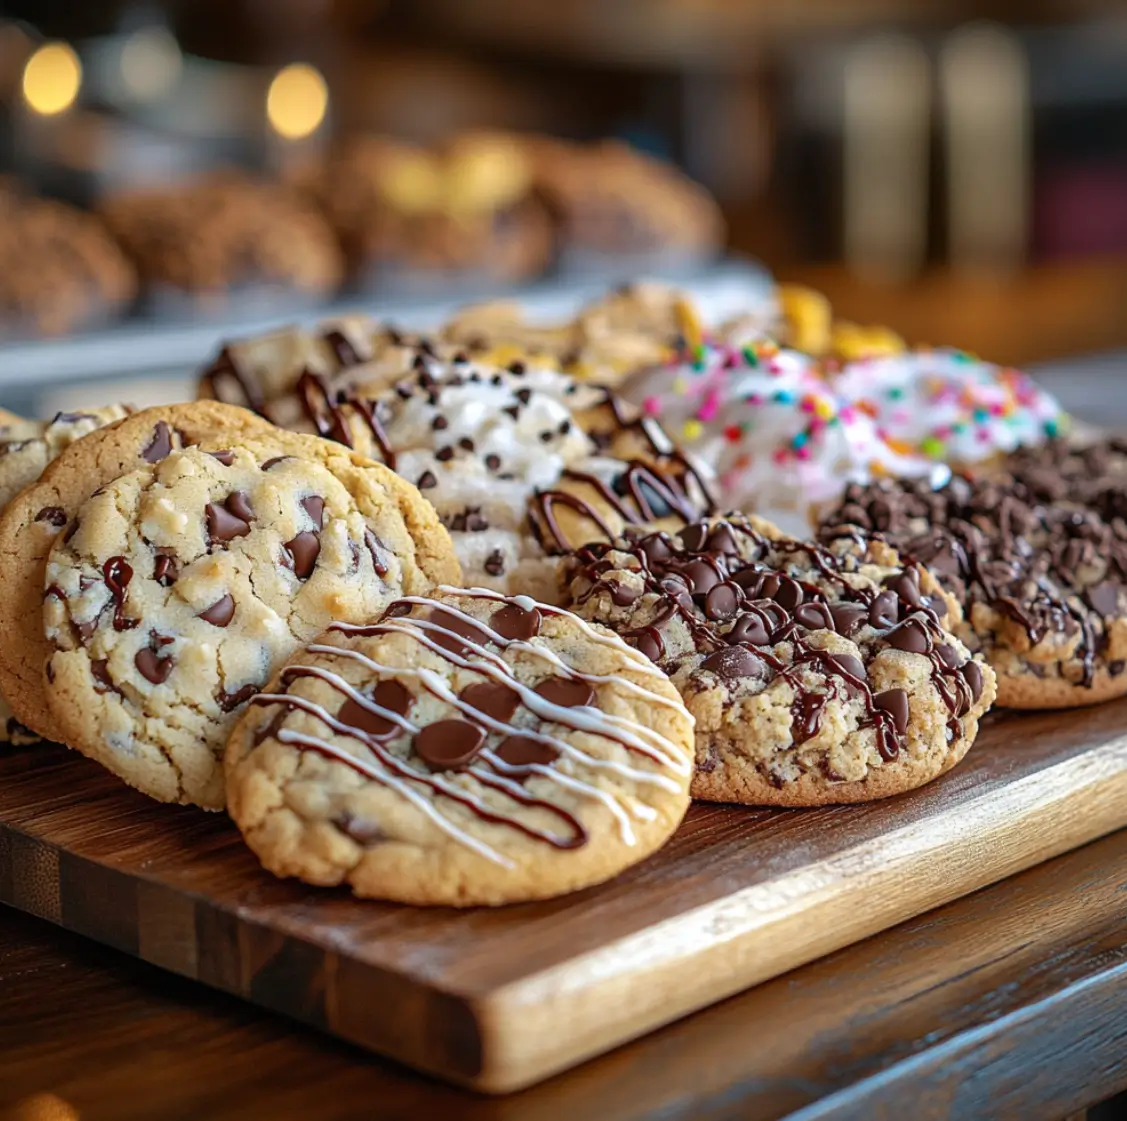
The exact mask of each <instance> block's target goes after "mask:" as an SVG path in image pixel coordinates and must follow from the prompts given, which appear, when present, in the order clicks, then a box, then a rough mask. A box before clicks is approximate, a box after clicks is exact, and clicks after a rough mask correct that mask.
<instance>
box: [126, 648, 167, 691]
mask: <svg viewBox="0 0 1127 1121" xmlns="http://www.w3.org/2000/svg"><path fill="white" fill-rule="evenodd" d="M133 664H134V665H135V666H136V667H137V669H138V670H139V671H140V673H141V676H142V677H143V678H145V680H146V681H149V682H151V683H152V684H153V685H160V684H162V683H163V682H164V681H165V680H166V679H167V678H168V675H169V674H170V673H171V672H172V658H171V657H164V658H162V657H161V656H160V655H159V654H158V653H157V652H156V651H155V650H153V649H152V648H151V647H148V646H145V647H143V648H142V649H140V650H138V651H137V654H136V657H134V659H133Z"/></svg>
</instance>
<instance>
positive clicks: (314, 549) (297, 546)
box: [285, 529, 321, 580]
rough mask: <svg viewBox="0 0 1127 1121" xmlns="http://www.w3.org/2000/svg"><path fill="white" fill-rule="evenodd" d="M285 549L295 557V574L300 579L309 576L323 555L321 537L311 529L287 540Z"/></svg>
mask: <svg viewBox="0 0 1127 1121" xmlns="http://www.w3.org/2000/svg"><path fill="white" fill-rule="evenodd" d="M285 550H286V552H287V553H289V555H290V557H291V558H292V559H293V571H294V575H295V576H296V577H297V578H298V579H299V580H306V579H308V578H309V576H310V574H311V573H312V572H313V569H314V568H315V567H316V564H317V558H318V557H319V556H320V555H321V539H320V538H319V537H318V536H317V534H315V533H313V532H312V531H310V530H308V529H307V530H304V531H302V532H301V533H299V534H298V535H297V536H296V537H294V538H292V539H291V540H289V541H287V542H286V544H285Z"/></svg>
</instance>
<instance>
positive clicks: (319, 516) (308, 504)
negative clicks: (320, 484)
mask: <svg viewBox="0 0 1127 1121" xmlns="http://www.w3.org/2000/svg"><path fill="white" fill-rule="evenodd" d="M301 505H302V508H303V509H304V510H305V512H306V513H307V514H308V515H309V516H310V518H312V519H313V524H314V525H315V526H316V527H317V528H318V529H321V528H322V527H323V526H324V524H325V500H324V499H323V498H322V497H321V496H320V495H319V494H311V495H309V496H308V497H307V498H303V499H302V500H301Z"/></svg>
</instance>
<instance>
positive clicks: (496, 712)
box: [459, 681, 520, 724]
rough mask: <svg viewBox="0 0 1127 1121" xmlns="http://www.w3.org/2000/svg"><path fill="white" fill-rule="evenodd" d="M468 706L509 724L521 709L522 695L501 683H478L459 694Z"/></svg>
mask: <svg viewBox="0 0 1127 1121" xmlns="http://www.w3.org/2000/svg"><path fill="white" fill-rule="evenodd" d="M459 696H460V697H461V699H462V700H463V701H465V702H466V704H468V705H472V706H473V707H474V708H476V709H477V710H478V712H482V713H484V714H485V715H486V716H488V717H490V718H491V719H493V720H497V721H499V722H500V723H502V724H507V723H508V722H509V720H510V718H511V717H512V715H513V713H514V712H516V710H517V709H518V708H519V707H520V694H518V693H517V692H516V690H515V689H510V688H509V686H508V685H502V684H501V683H500V682H499V681H478V682H475V683H474V684H473V685H467V686H466V687H465V688H464V689H463V690H462V692H461V693H460V694H459Z"/></svg>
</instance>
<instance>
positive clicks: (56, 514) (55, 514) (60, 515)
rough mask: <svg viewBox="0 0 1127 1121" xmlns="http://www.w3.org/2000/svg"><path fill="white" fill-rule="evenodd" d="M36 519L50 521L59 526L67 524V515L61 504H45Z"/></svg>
mask: <svg viewBox="0 0 1127 1121" xmlns="http://www.w3.org/2000/svg"><path fill="white" fill-rule="evenodd" d="M35 520H36V521H37V522H50V524H51V525H53V526H55V527H57V528H58V527H61V526H64V525H66V524H67V515H66V511H65V510H64V509H63V508H62V507H61V506H44V507H43V509H42V510H40V511H39V513H38V514H36V515H35Z"/></svg>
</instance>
